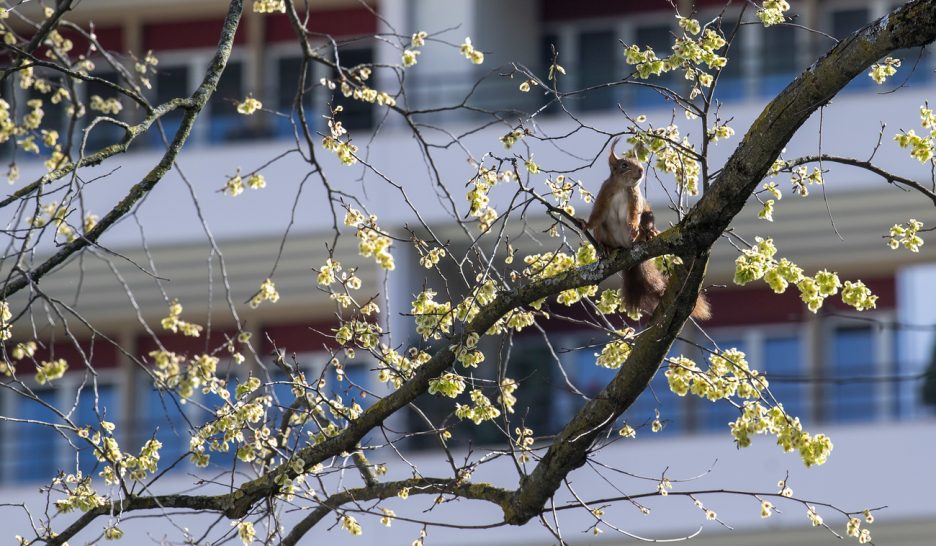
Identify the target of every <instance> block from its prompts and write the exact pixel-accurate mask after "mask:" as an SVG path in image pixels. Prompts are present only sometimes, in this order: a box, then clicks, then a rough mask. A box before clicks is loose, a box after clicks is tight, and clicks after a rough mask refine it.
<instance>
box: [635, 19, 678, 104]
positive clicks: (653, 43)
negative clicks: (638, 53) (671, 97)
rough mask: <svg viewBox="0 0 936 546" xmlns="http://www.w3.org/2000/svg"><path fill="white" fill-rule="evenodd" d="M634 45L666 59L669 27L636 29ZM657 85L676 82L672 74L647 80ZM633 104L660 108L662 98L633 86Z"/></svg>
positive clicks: (668, 51)
mask: <svg viewBox="0 0 936 546" xmlns="http://www.w3.org/2000/svg"><path fill="white" fill-rule="evenodd" d="M634 43H635V44H636V45H637V46H638V47H640V48H641V49H646V48H648V47H649V48H651V49H653V51H654V52H655V53H656V55H657V57H659V58H664V57H668V56H669V55H670V53H672V45H673V36H672V33H671V30H670V27H669V25H655V26H646V27H638V28H637V31H636V33H635V35H634ZM648 81H649V82H651V83H654V84H657V85H665V86H672V85H673V83H674V82H675V81H676V80H675V78H674V77H673V74H672V73H670V74H665V75H663V76H661V77H654V78H651V79H650V80H648ZM632 89H633V90H634V104H637V105H641V106H646V105H659V106H662V105H663V102H662V100H663V99H662V98H661V96H660V94H659V93H657V92H656V91H654V90H652V89H648V88H645V87H639V86H633V87H632Z"/></svg>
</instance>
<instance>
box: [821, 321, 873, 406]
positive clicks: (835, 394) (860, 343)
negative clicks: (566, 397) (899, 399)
mask: <svg viewBox="0 0 936 546" xmlns="http://www.w3.org/2000/svg"><path fill="white" fill-rule="evenodd" d="M830 350H831V355H830V358H829V361H828V365H827V366H826V369H827V373H828V374H829V375H831V376H833V377H836V378H843V379H844V378H856V377H869V376H872V375H874V373H875V366H874V362H875V336H874V331H873V330H872V329H871V328H838V329H836V330H835V332H834V334H833V336H832V342H831V347H830ZM826 388H827V389H828V391H827V392H826V394H825V396H824V399H825V400H826V404H827V406H826V416H827V418H828V420H829V421H831V422H838V423H852V422H858V421H867V420H870V419H872V418H873V417H874V408H875V400H874V383H873V382H869V381H853V380H852V381H846V382H843V383H839V384H828V385H827V386H826Z"/></svg>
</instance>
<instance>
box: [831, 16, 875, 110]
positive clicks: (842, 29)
mask: <svg viewBox="0 0 936 546" xmlns="http://www.w3.org/2000/svg"><path fill="white" fill-rule="evenodd" d="M869 19H870V12H869V11H868V10H867V9H864V8H861V9H848V10H841V11H836V12H833V13H832V35H833V36H835V37H836V38H838V39H839V40H841V39H843V38H845V37H847V36H848V35H849V34H851V33H852V32H854V31H856V30H858V29H859V28H861V27H863V26H865V25H866V24H868V20H869ZM873 85H874V81H873V80H872V79H871V78H869V77H868V76H867V74H860V75H859V76H858V77H857V78H855V79H854V80H852V81H851V82H849V84H848V85H847V86H845V89H846V90H849V91H854V90H856V89H867V88H868V87H871V86H873Z"/></svg>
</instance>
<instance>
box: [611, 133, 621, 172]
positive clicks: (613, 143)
mask: <svg viewBox="0 0 936 546" xmlns="http://www.w3.org/2000/svg"><path fill="white" fill-rule="evenodd" d="M619 140H621V137H617V138H615V139H614V140H612V141H611V150H610V151H609V152H608V164H609V165H611V166H612V167H614V165H616V164H617V162H618V161H620V160H621V159H623V158H621V157H618V155H617V154H616V153H614V147H615V146H616V145H617V143H618V141H619Z"/></svg>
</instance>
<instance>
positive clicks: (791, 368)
mask: <svg viewBox="0 0 936 546" xmlns="http://www.w3.org/2000/svg"><path fill="white" fill-rule="evenodd" d="M763 347H764V352H763V358H764V363H763V368H762V370H763V371H764V372H765V373H766V375H767V380H768V381H769V382H770V392H771V394H773V396H774V398H776V399H777V401H778V402H780V403H781V404H783V409H784V410H786V412H787V414H788V415H790V416H793V417H799V418H800V421H803V422H804V423H805V422H806V421H807V420H808V418H809V407H808V405H807V403H806V402H807V400H806V398H805V396H804V383H800V382H797V381H793V379H795V378H799V377H803V375H804V370H803V359H802V354H803V352H802V341H801V340H800V338H799V336H796V335H790V336H777V337H768V338H767V339H765V340H764V346H763ZM752 364H753V365H754V368H757V367H758V366H757V365H756V363H752ZM774 377H776V379H773V378H774ZM783 379H787V381H783Z"/></svg>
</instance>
